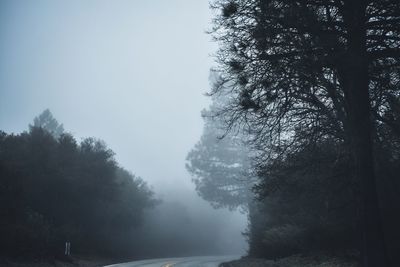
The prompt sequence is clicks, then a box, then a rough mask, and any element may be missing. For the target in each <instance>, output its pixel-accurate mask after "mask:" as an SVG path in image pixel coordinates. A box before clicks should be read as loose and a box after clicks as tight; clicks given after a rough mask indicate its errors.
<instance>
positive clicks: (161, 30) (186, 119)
mask: <svg viewBox="0 0 400 267" xmlns="http://www.w3.org/2000/svg"><path fill="white" fill-rule="evenodd" d="M210 22H211V11H210V10H209V6H208V1H207V0H201V1H199V0H190V1H189V0H170V1H163V0H151V1H124V0H119V1H105V0H104V1H103V0H98V1H90V0H86V1H81V0H73V1H54V0H48V1H45V0H38V1H28V0H27V1H2V2H1V4H0V58H1V61H0V129H1V130H3V131H5V132H7V133H20V132H23V131H26V130H28V125H29V124H30V123H31V122H32V120H33V118H34V116H36V115H38V114H40V113H41V112H42V111H43V110H45V109H46V108H49V109H50V110H51V111H52V113H53V115H54V116H55V118H56V119H57V120H58V121H59V122H60V123H63V124H64V128H65V130H66V131H67V132H70V133H72V134H73V135H74V136H75V137H77V139H78V140H79V139H80V138H84V137H91V136H93V137H96V138H99V139H102V140H104V141H105V142H106V144H107V146H108V147H109V148H111V149H112V150H113V151H114V152H115V158H116V160H117V161H118V162H119V164H120V165H121V166H122V167H124V168H126V169H128V170H129V171H131V172H132V173H134V174H135V175H137V176H140V177H142V178H143V179H144V180H145V181H147V183H148V184H149V185H150V186H151V187H152V188H153V190H154V191H155V193H156V197H157V198H159V199H161V200H162V201H163V204H161V206H160V207H166V206H168V207H169V208H170V209H176V210H175V212H176V214H179V215H182V214H183V215H182V216H183V217H185V216H186V219H187V220H188V221H190V222H191V223H190V227H188V229H187V230H188V232H187V233H185V235H186V236H189V238H188V239H190V235H191V234H192V235H193V238H192V239H190V240H191V241H192V242H193V243H192V244H190V246H192V247H196V245H195V244H196V242H198V243H199V244H201V246H203V247H201V246H200V247H196V249H193V250H191V251H190V252H188V253H190V254H205V253H208V254H209V253H212V252H210V251H209V248H207V247H204V246H205V245H207V244H208V245H209V244H210V243H213V245H214V247H213V250H214V253H215V254H221V253H225V254H233V253H239V254H243V253H245V251H246V249H247V248H246V241H245V238H244V237H243V235H242V232H243V231H245V228H246V221H247V219H246V215H245V214H241V213H239V212H237V211H236V212H230V211H228V210H223V209H219V210H214V209H213V208H212V207H211V206H210V205H209V204H208V203H207V202H206V201H204V200H202V199H201V198H200V197H198V196H197V194H196V192H195V190H194V185H193V183H192V182H191V177H190V175H189V173H188V172H187V171H186V170H185V158H186V155H187V153H188V152H189V150H190V149H191V148H192V147H193V145H194V144H195V143H196V142H197V141H198V140H199V138H200V136H201V134H202V130H203V120H202V118H201V116H200V112H201V110H202V109H204V108H207V107H208V105H209V104H210V99H208V97H206V96H204V94H205V93H206V92H207V91H208V90H209V87H210V86H209V81H208V76H209V70H210V68H211V67H212V66H213V64H214V63H213V58H212V56H211V54H212V53H213V52H214V51H215V49H216V48H215V44H213V43H212V42H211V40H210V36H209V35H207V34H206V33H205V31H206V30H208V29H210V28H211V25H210ZM168 203H169V204H168ZM171 203H172V204H171ZM160 207H158V209H162V208H160ZM173 207H175V208H173ZM162 210H164V211H165V210H167V208H163V209H162ZM183 211H184V212H183ZM153 216H154V215H153ZM157 216H160V218H164V219H165V218H167V221H168V223H167V224H164V223H163V221H160V228H163V229H164V231H165V228H166V227H169V228H171V230H170V236H167V237H166V239H172V240H170V241H174V238H176V240H180V239H179V237H176V236H174V234H173V233H175V232H174V231H175V230H174V229H173V227H174V225H175V226H176V224H178V223H174V221H173V220H171V218H170V217H169V216H168V214H167V215H165V214H159V215H157ZM176 220H178V219H176ZM178 226H179V225H178ZM189 230H190V231H189ZM166 232H167V233H168V231H166ZM164 233H165V232H164ZM202 233H208V234H202ZM199 236H203V237H204V238H208V237H211V236H212V237H213V240H211V239H210V240H207V239H206V240H200V241H199V240H196V239H197V238H199ZM181 239H184V238H181ZM176 240H175V241H176ZM182 242H183V243H184V242H187V240H184V241H182ZM165 254H168V253H165ZM171 254H176V252H171ZM166 256H174V255H166Z"/></svg>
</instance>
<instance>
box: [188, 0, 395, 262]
mask: <svg viewBox="0 0 400 267" xmlns="http://www.w3.org/2000/svg"><path fill="white" fill-rule="evenodd" d="M211 6H212V8H213V9H214V10H215V14H216V15H215V16H214V20H213V28H212V30H211V31H210V33H211V35H212V37H213V38H214V41H216V42H217V43H218V44H219V50H218V52H217V54H216V59H217V62H218V67H217V68H215V69H214V70H213V71H212V73H211V83H212V90H211V91H210V92H209V95H210V96H211V98H212V101H213V103H212V105H211V107H210V108H209V109H207V110H205V111H204V112H203V117H204V119H205V125H206V126H205V128H204V131H203V135H202V137H201V140H200V141H199V142H198V144H197V145H196V146H195V147H194V148H193V149H192V151H191V152H190V153H189V154H188V164H187V168H188V170H189V171H190V172H191V173H192V176H193V181H194V182H195V184H196V189H197V191H198V192H199V194H200V195H201V196H202V197H203V198H205V199H207V200H209V201H210V202H211V203H213V204H214V205H215V206H216V207H220V206H222V207H230V208H239V209H243V208H244V209H245V210H247V211H248V217H249V228H248V230H247V235H248V241H249V255H250V256H253V257H264V258H269V259H279V258H283V257H287V256H291V255H296V254H303V255H318V254H330V255H335V254H336V255H346V257H350V258H351V257H353V258H354V259H357V261H359V262H360V263H361V264H362V265H361V266H398V265H399V259H398V251H399V249H400V247H399V244H398V240H399V238H400V231H399V228H398V225H400V216H399V212H398V211H399V210H400V199H399V195H400V194H399V192H400V191H399V189H400V180H399V173H400V169H399V167H400V146H399V145H400V131H399V129H400V120H399V118H400V91H399V86H400V76H399V73H400V72H399V70H400V68H399V67H400V64H399V59H400V50H399V48H400V47H399V45H400V42H399V41H400V39H399V38H400V23H399V17H400V4H399V2H398V1H358V0H357V1H336V0H333V1H285V0H282V1H264V0H262V1H252V0H244V1H235V0H217V1H213V3H212V4H211Z"/></svg>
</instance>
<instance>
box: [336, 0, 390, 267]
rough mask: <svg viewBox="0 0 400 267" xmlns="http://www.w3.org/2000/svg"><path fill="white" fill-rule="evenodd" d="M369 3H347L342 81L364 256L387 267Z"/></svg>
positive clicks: (367, 263) (367, 266)
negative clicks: (367, 24) (368, 35)
mask: <svg viewBox="0 0 400 267" xmlns="http://www.w3.org/2000/svg"><path fill="white" fill-rule="evenodd" d="M364 2H365V1H362V0H359V1H357V0H351V1H346V2H345V3H346V4H347V6H345V8H346V13H345V18H344V19H345V23H346V26H347V29H348V36H349V37H348V51H347V53H346V55H345V59H344V62H343V63H344V64H342V65H343V66H342V76H343V77H342V78H343V79H342V80H343V83H344V84H343V86H344V89H345V100H346V104H347V106H348V118H349V128H350V129H349V130H350V136H349V140H350V144H351V150H352V153H353V158H354V167H355V173H354V175H355V178H356V180H357V181H358V184H359V185H360V187H361V188H360V192H361V201H360V202H361V207H360V208H361V209H360V210H361V218H360V221H361V224H362V225H361V226H362V256H363V259H362V260H363V266H364V267H386V266H387V259H386V250H385V242H384V235H383V229H382V217H381V212H380V206H379V199H378V192H377V187H376V180H375V179H376V178H375V170H374V169H375V168H374V159H373V142H372V138H371V132H372V123H371V118H370V116H371V114H370V109H371V106H370V105H371V103H370V98H369V75H368V60H367V51H366V30H365V8H366V5H365V3H364Z"/></svg>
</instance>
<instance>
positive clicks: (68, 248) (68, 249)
mask: <svg viewBox="0 0 400 267" xmlns="http://www.w3.org/2000/svg"><path fill="white" fill-rule="evenodd" d="M69 255H71V243H70V242H68V241H67V242H65V256H69Z"/></svg>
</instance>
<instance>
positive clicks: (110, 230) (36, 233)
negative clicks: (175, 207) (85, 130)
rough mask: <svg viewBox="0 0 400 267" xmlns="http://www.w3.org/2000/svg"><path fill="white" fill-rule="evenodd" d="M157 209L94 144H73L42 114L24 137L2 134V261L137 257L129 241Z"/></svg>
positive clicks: (137, 181)
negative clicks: (147, 215) (67, 244)
mask: <svg viewBox="0 0 400 267" xmlns="http://www.w3.org/2000/svg"><path fill="white" fill-rule="evenodd" d="M156 203H157V201H156V200H155V198H154V195H153V192H152V191H151V190H150V189H149V187H148V186H147V185H146V183H145V182H144V181H143V180H142V179H141V178H139V177H136V176H134V175H132V174H131V173H129V172H128V171H126V170H124V169H123V168H121V167H120V166H119V165H118V164H117V162H116V161H115V159H114V153H113V152H112V151H111V150H110V149H109V148H107V146H106V145H105V144H104V142H102V141H99V140H96V139H94V138H87V139H84V140H83V141H82V142H80V143H78V142H77V141H76V140H75V138H74V137H73V136H72V135H71V134H67V133H64V132H63V128H62V125H59V124H58V123H57V121H56V120H55V119H54V118H53V117H52V116H51V113H50V112H49V111H48V110H47V111H45V112H44V113H43V114H41V115H40V116H39V117H37V118H36V119H35V123H34V125H31V126H30V129H29V131H28V132H23V133H21V134H17V135H15V134H7V133H4V132H0V236H1V242H0V255H2V256H3V257H17V258H36V259H37V258H54V257H61V256H63V254H64V244H65V242H70V243H71V253H72V254H73V255H92V256H102V257H116V258H117V257H130V258H133V257H137V256H139V253H140V251H135V248H136V249H137V248H140V245H141V244H138V243H137V242H138V241H137V239H135V238H134V237H133V235H134V233H135V231H136V230H137V228H138V227H139V226H140V225H141V223H142V221H143V219H144V213H145V211H146V210H150V209H151V208H152V207H154V206H155V204H156Z"/></svg>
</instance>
